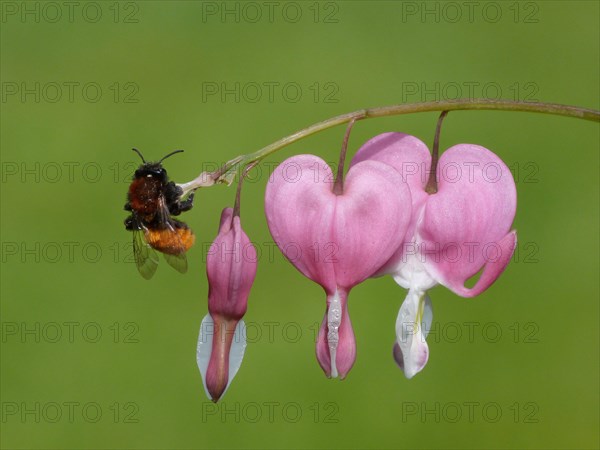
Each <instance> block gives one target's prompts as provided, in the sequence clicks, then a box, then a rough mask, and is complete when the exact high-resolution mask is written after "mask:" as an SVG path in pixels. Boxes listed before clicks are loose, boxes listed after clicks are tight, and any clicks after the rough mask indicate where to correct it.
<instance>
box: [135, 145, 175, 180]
mask: <svg viewBox="0 0 600 450" xmlns="http://www.w3.org/2000/svg"><path fill="white" fill-rule="evenodd" d="M132 150H133V151H134V152H136V153H137V154H138V155H140V158H142V164H141V165H140V167H138V169H137V170H136V171H135V176H136V178H138V177H143V178H146V177H148V178H158V179H159V180H161V181H165V180H166V179H167V171H166V169H165V168H164V167H163V166H162V162H163V161H164V160H165V159H166V158H168V157H169V156H171V155H174V154H176V153H181V152H183V150H175V151H174V152H171V153H169V154H168V155H167V156H163V157H162V158H161V159H160V161H158V162H146V160H145V159H144V157H143V156H142V154H141V153H140V151H139V150H138V149H137V148H134V149H132Z"/></svg>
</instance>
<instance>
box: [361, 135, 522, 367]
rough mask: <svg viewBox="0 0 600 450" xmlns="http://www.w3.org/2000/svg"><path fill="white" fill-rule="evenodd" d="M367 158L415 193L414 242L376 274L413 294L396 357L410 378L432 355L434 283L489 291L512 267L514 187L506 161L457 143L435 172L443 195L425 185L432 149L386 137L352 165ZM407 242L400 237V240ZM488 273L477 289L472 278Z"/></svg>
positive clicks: (403, 312)
mask: <svg viewBox="0 0 600 450" xmlns="http://www.w3.org/2000/svg"><path fill="white" fill-rule="evenodd" d="M367 161H380V162H384V163H386V164H389V165H391V166H393V167H394V168H395V169H396V170H397V171H398V172H399V173H400V174H401V175H402V176H403V177H404V178H405V180H406V182H407V184H408V186H409V187H410V191H411V198H412V211H413V217H412V219H411V223H410V230H409V233H410V239H409V240H410V242H409V243H407V244H404V245H402V247H401V248H400V249H399V250H398V251H397V252H396V253H395V254H394V255H393V256H392V257H391V258H390V260H388V261H387V263H386V264H385V265H384V266H383V267H382V269H381V270H380V271H379V272H378V274H377V275H383V274H386V273H389V274H392V275H393V277H394V279H395V280H396V282H397V283H398V284H399V285H400V286H402V287H404V288H406V289H408V290H409V292H408V295H407V297H406V299H405V301H404V303H403V304H402V307H401V308H400V312H399V314H398V319H397V321H396V345H395V347H394V358H395V359H396V362H397V363H398V365H399V366H400V367H401V368H402V369H403V371H404V374H405V375H406V377H407V378H411V377H412V376H414V375H415V374H416V373H418V372H419V371H420V370H421V369H423V367H424V366H425V364H426V363H427V359H428V356H429V348H428V346H427V343H426V342H425V338H426V337H427V333H428V331H429V327H430V325H431V320H432V309H431V301H430V300H429V297H428V296H427V293H426V291H427V290H428V289H430V288H432V287H433V286H435V285H436V284H441V285H443V286H446V287H447V288H448V289H450V290H452V291H453V292H455V293H456V294H458V295H460V296H462V297H473V296H476V295H478V294H480V293H482V292H483V291H485V290H486V289H487V288H488V287H490V285H491V284H492V283H494V281H496V279H497V278H498V277H499V276H500V274H501V273H502V272H503V271H504V269H505V268H506V266H507V264H508V263H509V261H510V259H511V257H512V254H513V252H514V249H515V245H516V239H517V236H516V231H510V228H511V225H512V222H513V219H514V217H515V211H516V204H517V195H516V187H515V182H514V180H513V177H512V174H511V172H510V170H509V169H508V167H507V166H506V165H505V164H504V163H503V162H502V160H501V159H500V158H499V157H498V156H496V155H495V154H494V153H492V152H491V151H489V150H487V149H485V148H484V147H481V146H478V145H472V144H459V145H455V146H453V147H451V148H449V149H448V150H446V151H445V152H444V153H443V155H442V156H441V158H440V160H439V163H438V165H437V170H436V178H437V183H438V186H437V192H435V193H431V194H428V193H427V192H426V190H425V186H426V183H427V180H428V177H429V172H430V167H431V156H430V154H429V150H428V149H427V146H426V145H425V144H424V143H423V142H421V141H420V140H419V139H417V138H415V137H413V136H409V135H406V134H402V133H384V134H381V135H378V136H376V137H374V138H373V139H371V140H369V141H368V142H367V143H365V144H364V145H363V146H362V147H361V148H360V149H359V150H358V152H357V153H356V155H355V157H354V158H353V160H352V163H351V167H354V166H356V167H358V166H359V165H361V164H364V163H365V162H367ZM404 239H405V237H404V236H403V235H398V242H400V241H403V240H404ZM482 268H483V271H482V274H481V276H480V278H479V280H478V281H477V282H476V284H475V285H474V286H473V288H470V289H469V288H467V287H465V282H466V280H467V279H469V278H470V277H472V276H473V275H475V274H477V273H478V272H479V271H480V270H481V269H482Z"/></svg>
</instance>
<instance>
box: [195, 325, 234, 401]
mask: <svg viewBox="0 0 600 450" xmlns="http://www.w3.org/2000/svg"><path fill="white" fill-rule="evenodd" d="M214 330H215V325H214V322H213V319H212V317H211V316H210V314H207V315H206V316H204V319H202V324H201V325H200V334H199V336H198V346H197V348H196V362H197V363H198V369H200V375H201V376H202V385H203V386H204V391H205V392H206V396H207V397H208V398H210V399H211V400H212V396H211V395H210V393H209V392H208V389H207V388H206V371H207V370H208V363H209V361H210V355H211V353H212V341H213V335H214ZM245 351H246V324H245V323H244V321H243V320H240V321H239V322H238V323H237V325H236V327H235V332H234V334H233V341H232V343H231V349H230V350H229V374H228V375H229V376H228V378H227V386H226V387H225V390H224V391H223V394H222V395H221V398H223V396H224V395H225V393H226V392H227V389H228V388H229V385H230V384H231V382H232V381H233V378H234V377H235V375H236V374H237V373H238V370H240V366H241V365H242V360H243V359H244V353H245Z"/></svg>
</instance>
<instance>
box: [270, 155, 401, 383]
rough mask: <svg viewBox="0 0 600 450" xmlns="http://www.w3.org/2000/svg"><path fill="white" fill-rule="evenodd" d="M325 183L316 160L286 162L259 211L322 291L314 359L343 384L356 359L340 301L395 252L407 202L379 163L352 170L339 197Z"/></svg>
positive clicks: (329, 180)
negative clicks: (323, 304)
mask: <svg viewBox="0 0 600 450" xmlns="http://www.w3.org/2000/svg"><path fill="white" fill-rule="evenodd" d="M333 178H334V177H333V173H332V172H331V169H330V167H329V166H328V165H327V164H326V163H325V162H324V161H323V160H322V159H321V158H318V157H316V156H313V155H299V156H294V157H292V158H289V159H287V160H286V161H284V162H283V163H282V164H280V165H279V166H278V167H277V169H276V170H275V171H274V172H273V174H272V175H271V178H270V180H269V183H268V185H267V189H266V194H265V212H266V216H267V223H268V225H269V230H270V231H271V235H272V236H273V239H274V241H275V243H276V244H277V246H278V247H279V249H280V250H281V251H282V252H283V254H284V255H285V256H286V257H287V259H289V261H290V262H291V263H292V264H293V265H294V266H295V267H296V268H297V269H298V270H299V271H300V272H301V273H302V274H303V275H305V276H306V277H308V278H310V279H311V280H313V281H314V282H316V283H318V284H320V285H321V286H322V287H323V289H324V290H325V293H326V295H327V307H326V310H325V317H324V318H323V323H322V325H321V329H320V331H319V335H318V338H317V345H316V353H317V359H318V361H319V364H320V365H321V367H322V368H323V370H324V372H325V374H326V375H327V376H328V377H334V378H335V377H337V376H338V375H339V376H340V377H341V378H342V379H343V378H344V377H345V376H346V375H347V373H348V372H349V370H350V369H351V368H352V365H353V364H354V360H355V357H356V342H355V339H354V333H353V331H352V324H351V322H350V316H349V315H348V304H347V299H348V294H349V292H350V290H351V289H352V288H353V287H354V286H356V285H357V284H359V283H361V282H362V281H364V280H365V279H367V278H369V277H370V276H371V275H373V273H375V272H376V271H377V270H378V269H379V268H380V267H381V266H382V264H384V263H385V262H386V261H387V260H389V259H390V257H391V256H392V255H393V254H394V252H395V251H396V250H397V249H398V247H400V245H401V244H402V242H403V240H402V238H403V237H404V235H405V234H406V231H407V227H408V225H409V220H410V217H411V206H410V205H411V200H410V192H409V189H408V186H407V185H406V183H405V182H404V181H403V180H402V177H401V176H400V174H398V173H397V172H396V170H394V168H392V167H390V166H389V165H387V164H383V163H381V162H377V161H365V162H363V163H360V164H356V165H355V166H354V167H352V169H351V170H350V171H349V172H348V175H347V178H346V180H345V182H344V183H343V187H342V188H341V190H339V189H338V188H336V186H338V184H337V183H336V184H335V185H334V181H333ZM334 191H335V192H334Z"/></svg>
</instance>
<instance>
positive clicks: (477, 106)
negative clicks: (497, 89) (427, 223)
mask: <svg viewBox="0 0 600 450" xmlns="http://www.w3.org/2000/svg"><path fill="white" fill-rule="evenodd" d="M459 110H498V111H520V112H534V113H541V114H554V115H558V116H566V117H574V118H577V119H583V120H590V121H592V122H600V111H596V110H593V109H588V108H581V107H578V106H569V105H561V104H557V103H538V102H516V101H510V100H485V99H469V100H449V101H441V102H422V103H409V104H402V105H391V106H381V107H376V108H367V109H361V110H358V111H354V112H351V113H347V114H342V115H340V116H335V117H332V118H330V119H327V120H323V121H322V122H318V123H315V124H313V125H310V126H309V127H307V128H304V129H303V130H300V131H297V132H296V133H294V134H291V135H289V136H286V137H284V138H282V139H279V140H278V141H276V142H273V143H272V144H269V145H267V146H266V147H263V148H261V149H260V150H257V151H256V152H254V153H249V154H247V155H241V156H239V157H237V158H234V159H232V160H230V161H228V162H227V163H225V165H224V166H223V167H222V168H221V170H220V171H219V172H220V173H219V174H218V176H215V175H213V177H212V178H213V179H214V182H215V183H216V182H226V181H227V179H228V175H229V174H230V173H231V172H232V171H234V170H236V168H237V167H239V166H244V165H246V164H249V163H251V162H254V161H260V160H262V159H263V158H265V157H266V156H268V155H270V154H272V153H275V152H276V151H278V150H281V149H282V148H284V147H286V146H288V145H290V144H292V143H294V142H297V141H299V140H301V139H304V138H305V137H308V136H311V135H313V134H316V133H318V132H320V131H323V130H326V129H328V128H332V127H335V126H337V125H341V124H344V123H348V122H350V121H352V120H358V119H363V118H364V119H370V118H375V117H386V116H398V115H402V114H412V113H418V112H432V111H459ZM200 175H203V174H200ZM200 178H201V177H200V176H199V178H198V179H200ZM194 181H195V180H194ZM194 181H192V182H189V183H186V184H185V185H181V186H182V187H183V186H185V187H184V191H185V192H188V191H191V190H193V189H196V188H198V187H203V186H208V185H212V184H214V183H206V184H200V183H195V182H194ZM196 184H198V185H196Z"/></svg>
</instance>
